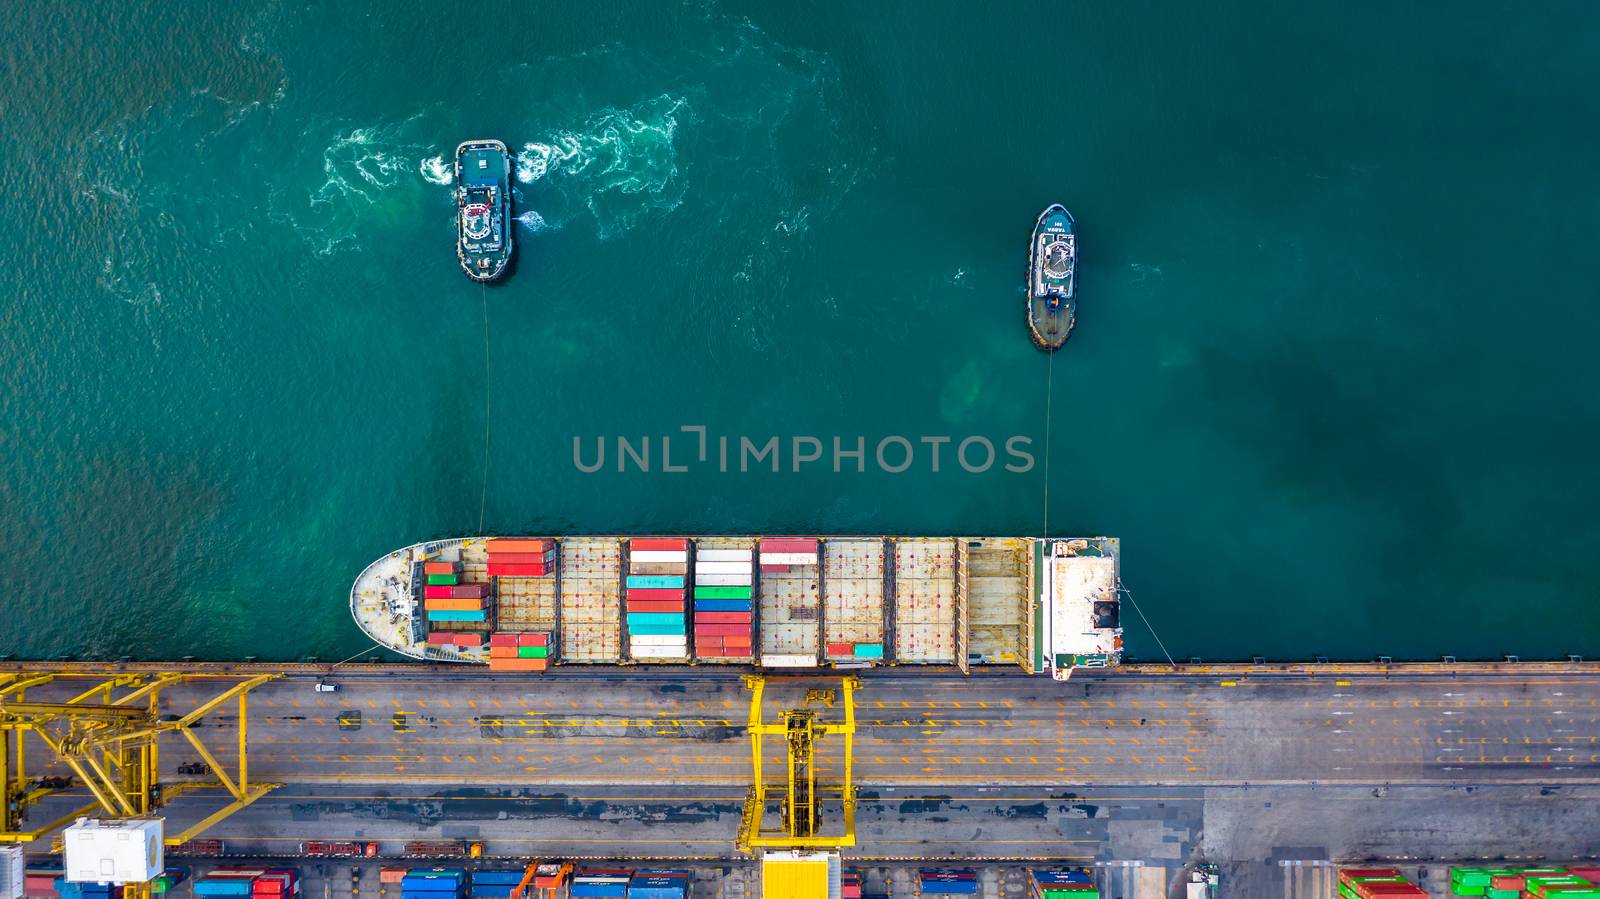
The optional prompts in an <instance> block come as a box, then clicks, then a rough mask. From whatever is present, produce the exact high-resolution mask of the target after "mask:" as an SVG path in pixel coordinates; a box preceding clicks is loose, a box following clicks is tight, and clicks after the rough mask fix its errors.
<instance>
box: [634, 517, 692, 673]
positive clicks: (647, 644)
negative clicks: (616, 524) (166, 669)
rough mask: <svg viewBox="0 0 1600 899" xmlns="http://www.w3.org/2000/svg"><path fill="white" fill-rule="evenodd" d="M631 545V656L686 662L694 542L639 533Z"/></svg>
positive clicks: (687, 656) (648, 659)
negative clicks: (691, 545)
mask: <svg viewBox="0 0 1600 899" xmlns="http://www.w3.org/2000/svg"><path fill="white" fill-rule="evenodd" d="M628 543H629V550H630V552H629V556H628V580H627V595H626V599H627V614H628V654H629V655H630V656H632V657H633V658H634V659H637V660H639V661H647V662H687V661H688V660H689V631H688V618H687V614H686V611H685V603H684V596H685V595H686V586H687V583H688V576H689V541H687V540H684V539H681V538H676V537H657V538H642V537H635V538H633V539H632V540H630V541H628Z"/></svg>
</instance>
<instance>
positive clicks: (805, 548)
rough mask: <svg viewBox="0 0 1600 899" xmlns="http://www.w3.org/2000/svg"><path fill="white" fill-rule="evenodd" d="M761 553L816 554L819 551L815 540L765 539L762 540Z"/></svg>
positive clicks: (792, 538) (791, 538)
mask: <svg viewBox="0 0 1600 899" xmlns="http://www.w3.org/2000/svg"><path fill="white" fill-rule="evenodd" d="M761 551H762V552H764V553H814V552H816V551H817V541H816V539H815V538H812V539H809V540H806V539H797V538H794V537H765V538H762V540H761Z"/></svg>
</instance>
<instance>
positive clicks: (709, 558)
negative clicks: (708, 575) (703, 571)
mask: <svg viewBox="0 0 1600 899" xmlns="http://www.w3.org/2000/svg"><path fill="white" fill-rule="evenodd" d="M751 555H752V553H751V552H750V550H748V549H702V550H700V551H699V552H696V553H695V554H694V558H695V561H697V562H748V561H750V557H751Z"/></svg>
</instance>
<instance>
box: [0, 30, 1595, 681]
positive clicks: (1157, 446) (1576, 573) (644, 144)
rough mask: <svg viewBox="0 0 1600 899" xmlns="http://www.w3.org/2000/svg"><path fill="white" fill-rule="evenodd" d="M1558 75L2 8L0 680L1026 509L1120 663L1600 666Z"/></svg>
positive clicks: (1010, 43) (721, 35)
mask: <svg viewBox="0 0 1600 899" xmlns="http://www.w3.org/2000/svg"><path fill="white" fill-rule="evenodd" d="M491 14H492V15H491ZM1596 84H1600V5H1596V4H1593V3H1559V2H1553V3H1538V4H1532V5H1527V4H1510V3H1495V4H1485V3H1475V2H1468V3H1464V4H1456V5H1453V6H1451V7H1450V8H1449V10H1448V13H1445V11H1444V10H1442V9H1441V8H1440V7H1439V6H1437V5H1431V6H1430V5H1428V4H1420V5H1419V4H1392V3H1360V2H1358V3H1355V4H1351V3H1316V4H1310V5H1305V4H1283V3H1275V2H1260V3H1224V4H1189V5H1185V4H1178V3H1100V4H1092V3H1084V4H1066V5H1058V6H1051V7H1039V6H1023V5H1017V4H1009V5H1008V4H1001V5H998V6H994V7H985V6H984V5H982V4H978V5H974V4H965V3H954V2H917V3H907V2H882V3H867V4H861V3H844V2H839V3H829V4H824V5H820V6H819V5H815V4H809V3H766V2H714V3H699V2H694V3H683V4H680V3H670V2H661V3H651V2H637V3H625V4H610V3H596V2H593V0H581V2H555V3H538V4H500V5H494V6H492V7H489V6H482V5H480V6H476V7H459V6H451V5H441V4H437V3H426V4H424V3H417V2H408V0H386V2H382V3H377V2H374V3H365V4H362V3H348V4H346V3H334V4H322V3H314V4H313V3H286V2H270V0H268V2H262V3H250V4H228V3H215V2H209V0H204V2H198V0H190V2H173V0H162V2H145V3H139V2H126V3H111V4H87V3H81V2H70V3H69V2H61V0H43V2H37V3H10V4H5V5H4V6H3V7H0V213H3V214H0V452H3V457H0V458H3V465H0V552H3V556H4V558H3V564H0V570H3V572H4V574H3V581H0V583H3V588H0V589H3V591H4V593H3V595H4V598H3V599H0V654H10V655H12V656H18V657H56V656H71V657H79V658H88V657H118V656H123V655H128V656H134V657H140V658H161V657H175V656H184V655H193V656H198V657H202V658H236V657H241V656H246V655H253V656H259V657H261V658H264V659H295V658H304V657H307V656H317V657H320V658H322V659H323V660H331V659H338V658H343V657H345V656H349V655H352V654H356V653H359V652H361V651H362V649H363V647H364V646H365V645H366V644H365V642H364V640H363V638H362V636H361V634H360V633H359V632H358V631H357V629H356V628H355V626H354V625H353V624H352V623H351V621H350V620H349V615H348V611H347V595H348V590H349V585H350V582H351V581H352V580H353V579H354V577H355V576H356V574H357V573H358V572H359V571H360V569H361V568H362V566H364V565H365V564H366V563H367V562H368V561H370V560H371V559H373V558H375V557H377V556H378V555H380V554H382V553H384V552H386V551H388V550H391V549H394V548H397V547H399V546H402V545H405V544H408V543H411V542H414V541H417V540H421V539H425V538H433V537H442V536H449V535H460V534H471V533H478V532H480V531H481V532H486V533H534V534H548V533H556V534H559V533H574V532H577V533H595V532H599V533H652V532H688V533H696V532H713V533H715V532H721V533H729V532H733V533H745V532H769V533H773V532H787V533H808V532H831V533H907V534H934V535H938V534H952V533H962V534H1011V533H1018V534H1037V533H1039V532H1041V530H1042V529H1044V528H1045V527H1048V529H1049V532H1050V533H1052V534H1056V535H1070V534H1112V535H1117V536H1120V537H1121V538H1122V539H1123V553H1124V558H1123V576H1124V579H1125V581H1126V583H1127V586H1128V588H1129V589H1130V590H1131V591H1132V595H1133V597H1134V599H1136V600H1137V602H1138V605H1139V608H1140V609H1141V610H1142V611H1143V612H1144V614H1145V616H1146V617H1147V618H1148V621H1149V625H1150V627H1146V625H1145V624H1144V623H1143V622H1142V621H1141V620H1140V619H1139V617H1138V616H1137V615H1136V614H1134V612H1133V610H1132V609H1131V608H1130V609H1128V611H1127V612H1126V613H1125V623H1126V625H1127V627H1128V646H1129V649H1130V652H1131V654H1132V655H1133V656H1135V657H1137V658H1140V659H1146V660H1153V659H1159V658H1161V657H1162V655H1163V652H1164V651H1165V652H1170V653H1171V654H1172V655H1173V656H1177V657H1180V658H1182V657H1188V656H1203V657H1205V658H1208V659H1226V658H1244V657H1248V656H1250V655H1254V654H1260V655H1265V656H1270V657H1283V658H1310V657H1312V656H1314V655H1318V654H1321V655H1328V656H1332V657H1336V658H1351V659H1365V658H1372V657H1375V656H1377V655H1379V654H1386V655H1392V656H1395V657H1407V658H1436V657H1438V656H1439V655H1441V654H1445V653H1450V654H1455V655H1457V656H1460V657H1462V658H1469V657H1490V658H1492V657H1497V656H1498V655H1500V654H1502V653H1516V654H1520V655H1521V656H1522V657H1524V658H1550V657H1564V656H1565V655H1566V654H1568V653H1582V654H1586V655H1589V656H1600V513H1597V510H1600V477H1597V474H1596V472H1597V465H1596V462H1595V459H1596V454H1597V449H1596V447H1597V445H1600V384H1597V380H1600V379H1597V377H1596V375H1597V371H1600V365H1597V362H1596V359H1597V349H1596V347H1597V340H1600V292H1597V289H1596V284H1597V279H1596V273H1595V265H1594V263H1595V259H1596V244H1597V240H1600V92H1597V91H1596V90H1595V85H1596ZM477 137H499V138H501V139H503V140H505V141H506V142H507V143H508V144H509V145H511V146H512V147H513V148H515V149H516V151H517V153H518V158H517V200H516V211H517V213H518V215H519V224H518V227H517V232H516V238H517V241H518V257H517V264H516V268H515V270H514V271H513V272H512V274H511V276H510V277H509V278H508V279H507V280H506V281H505V282H504V283H503V284H500V285H496V286H492V287H489V288H487V289H483V288H480V287H479V286H477V285H475V284H472V283H470V282H469V281H468V280H467V279H466V278H465V277H463V276H462V274H461V272H460V271H459V269H458V267H457V264H456V260H455V257H454V253H453V249H452V243H453V239H454V230H453V229H454V224H453V205H452V202H451V196H450V190H449V188H448V187H447V186H446V182H447V180H448V170H447V161H448V160H449V158H450V155H451V153H452V151H453V149H454V147H455V145H456V144H457V143H458V142H459V141H461V140H463V139H467V138H477ZM1057 201H1059V202H1062V203H1065V204H1067V205H1068V206H1069V207H1070V208H1071V209H1072V211H1073V212H1074V213H1075V215H1076V217H1077V220H1078V223H1079V228H1080V232H1081V238H1080V240H1081V254H1082V267H1081V281H1082V288H1081V295H1082V307H1081V314H1080V320H1079V324H1078V328H1077V331H1076V333H1075V335H1074V336H1073V337H1072V339H1071V341H1070V343H1069V344H1068V345H1067V347H1066V348H1065V349H1064V350H1063V351H1062V352H1061V353H1059V354H1058V355H1057V356H1055V357H1054V360H1053V362H1052V361H1049V359H1048V357H1046V356H1045V355H1043V354H1041V353H1039V352H1038V351H1036V350H1035V349H1033V347H1032V346H1031V345H1030V343H1029V341H1028V337H1027V332H1026V330H1025V328H1024V325H1023V317H1022V313H1023V289H1024V288H1023V273H1024V268H1025V254H1026V244H1027V239H1028V234H1029V230H1030V228H1031V227H1032V225H1033V221H1034V218H1035V217H1036V216H1037V215H1038V213H1039V211H1040V210H1041V209H1042V208H1043V207H1044V206H1045V205H1046V204H1048V203H1051V202H1057ZM1047 406H1048V410H1049V413H1048V421H1049V425H1048V430H1049V437H1048V441H1049V447H1048V451H1046V448H1045V443H1046V430H1047V411H1046V410H1047ZM695 427H703V428H704V429H705V432H704V433H705V435H706V438H707V440H706V453H705V456H704V461H702V456H701V454H700V447H699V435H700V433H701V432H700V431H695V430H683V429H684V428H691V429H692V428H695ZM619 437H620V438H627V439H628V440H629V441H630V444H629V445H630V446H631V447H633V448H634V450H635V452H636V453H638V455H639V456H641V457H642V458H643V459H644V460H645V461H647V462H648V464H649V465H650V470H649V471H648V472H643V471H639V470H638V467H639V466H638V465H637V463H636V462H635V461H634V459H633V458H631V457H625V458H626V467H627V470H626V471H622V472H619V471H618V470H617V464H616V462H617V458H616V457H617V450H618V446H617V444H616V441H617V439H618V438H619ZM646 437H648V438H650V448H649V450H648V453H645V452H640V448H641V447H642V442H643V440H644V438H646ZM667 437H671V441H670V444H669V446H670V449H668V450H667V452H670V453H671V458H670V459H665V458H663V449H664V447H663V439H664V438H667ZM774 437H775V438H777V439H778V446H777V452H778V464H779V469H780V470H779V471H778V472H776V473H774V472H773V471H772V470H771V457H770V456H763V457H761V458H760V459H758V460H756V461H755V462H754V463H751V464H747V465H746V466H745V467H748V468H750V469H751V470H749V471H740V470H739V469H740V461H741V452H742V444H741V438H743V439H748V440H749V441H750V442H751V444H752V446H753V447H755V448H756V449H762V448H764V447H765V446H766V443H767V441H768V440H769V439H770V438H774ZM808 437H809V438H814V439H815V440H816V444H815V448H819V449H820V450H821V452H820V458H819V459H818V460H816V461H804V458H803V457H809V456H810V455H812V452H811V450H812V449H813V448H814V447H813V444H812V443H811V442H810V441H807V440H804V439H801V440H799V442H798V445H797V443H796V438H808ZM945 437H948V438H950V442H949V443H942V442H940V438H945ZM575 438H576V439H578V440H579V441H580V449H581V450H582V452H581V453H580V456H579V461H581V462H583V463H584V465H585V466H586V467H587V466H588V465H590V464H592V463H593V462H594V460H595V453H596V452H597V442H600V443H603V444H604V445H605V446H606V448H607V453H608V455H607V456H606V461H605V465H604V466H603V467H602V468H601V469H600V470H598V471H595V472H593V473H589V472H585V471H583V470H582V469H581V468H580V467H579V466H578V465H577V464H575V461H574V439H575ZM721 438H728V439H729V444H730V458H729V463H728V465H727V466H726V467H727V468H728V470H727V471H724V470H722V469H723V467H724V466H723V465H722V464H721V462H720V459H719V445H720V439H721ZM835 438H837V439H838V440H839V441H840V447H841V449H842V450H844V451H845V452H846V453H848V452H850V451H852V450H854V449H856V447H857V443H856V441H857V439H858V438H859V439H860V440H861V441H862V443H861V446H862V447H863V449H864V453H863V455H862V456H861V457H855V456H851V455H844V456H842V457H841V458H840V459H839V462H840V465H839V467H840V469H841V470H840V471H837V472H836V471H835V470H834V458H833V440H834V439H835ZM894 438H902V439H903V443H902V442H900V441H897V440H895V439H894ZM968 438H977V439H973V440H971V441H969V444H968V454H967V455H966V457H965V458H966V459H967V460H968V461H969V462H970V463H971V467H972V468H976V469H985V470H981V471H976V472H972V471H968V470H966V468H965V467H963V466H962V465H961V464H959V462H960V460H959V459H958V458H957V457H956V450H957V448H958V446H959V444H960V443H961V442H962V441H966V440H968ZM1013 438H1016V439H1017V442H1014V443H1012V444H1011V445H1012V447H1013V448H1015V449H1019V450H1021V452H1022V453H1023V454H1025V455H1026V457H1027V458H1030V459H1032V461H1033V464H1032V466H1031V467H1029V466H1028V465H1027V464H1025V462H1024V461H1023V456H1022V455H1013V454H1009V453H1007V451H1006V443H1007V441H1008V440H1013ZM984 441H987V445H989V446H993V447H995V449H996V451H997V457H996V459H995V461H994V462H993V463H992V464H990V465H987V466H985V465H984V464H982V463H984V462H985V461H987V460H986V454H985V451H984V449H983V448H984V446H985V445H986V444H985V442H984ZM880 443H882V444H883V446H884V447H885V458H884V459H883V460H879V459H878V458H877V453H876V449H877V447H878V446H879V445H880ZM797 449H798V452H796V450H797ZM907 449H909V450H911V459H910V462H911V464H910V465H909V466H908V467H907V469H906V470H905V471H902V472H898V473H895V472H891V471H890V470H888V469H890V468H896V467H899V465H900V464H901V462H902V461H903V457H904V456H905V455H906V450H907ZM935 449H938V450H940V452H941V457H940V466H939V470H938V471H937V472H935V471H934V470H933V462H932V452H933V450H935ZM797 457H801V461H800V464H799V470H798V471H795V470H794V467H795V461H796V459H797ZM858 458H859V459H860V462H859V465H860V467H861V468H863V469H865V470H864V471H858V470H857V466H858V461H857V460H858ZM745 461H746V462H748V461H749V460H745ZM1007 463H1011V464H1012V466H1013V467H1014V468H1027V469H1028V470H1026V471H1007V470H1006V469H1005V467H1004V466H1005V465H1006V464H1007ZM669 464H670V467H671V468H672V469H679V468H682V469H685V470H682V471H678V470H664V469H666V468H667V467H668V465H669ZM1047 468H1048V490H1047V489H1046V469H1047ZM1047 515H1048V524H1047V523H1046V516H1047ZM1151 628H1153V630H1154V633H1152V630H1151ZM1157 637H1159V642H1158V640H1157ZM1163 646H1164V649H1163Z"/></svg>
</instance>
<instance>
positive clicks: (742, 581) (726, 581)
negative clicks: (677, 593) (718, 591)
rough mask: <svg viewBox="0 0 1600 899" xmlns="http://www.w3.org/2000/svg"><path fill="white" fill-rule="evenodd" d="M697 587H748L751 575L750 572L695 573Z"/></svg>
mask: <svg viewBox="0 0 1600 899" xmlns="http://www.w3.org/2000/svg"><path fill="white" fill-rule="evenodd" d="M694 583H695V586H697V587H748V586H750V575H748V574H706V575H698V574H697V575H695V578H694Z"/></svg>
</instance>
